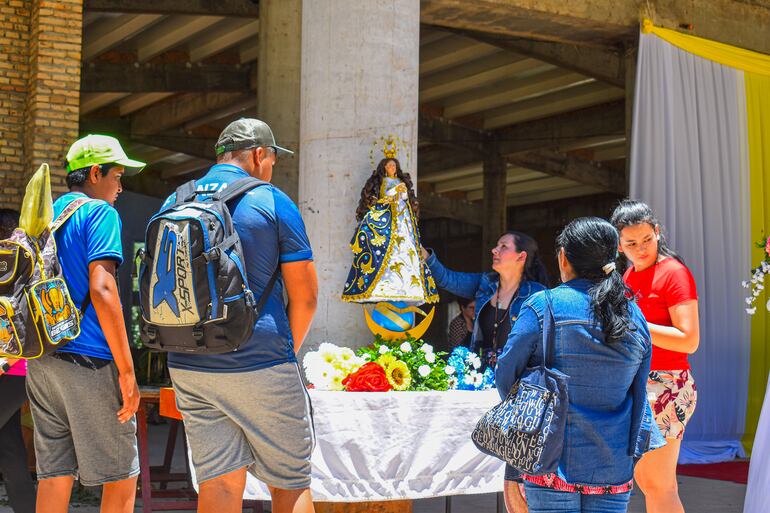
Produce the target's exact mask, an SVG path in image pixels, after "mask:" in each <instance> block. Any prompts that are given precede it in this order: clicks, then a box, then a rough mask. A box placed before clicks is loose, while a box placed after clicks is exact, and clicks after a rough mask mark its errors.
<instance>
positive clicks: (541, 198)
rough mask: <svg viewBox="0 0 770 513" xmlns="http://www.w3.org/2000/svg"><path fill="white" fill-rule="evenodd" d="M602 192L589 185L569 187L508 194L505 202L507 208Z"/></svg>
mask: <svg viewBox="0 0 770 513" xmlns="http://www.w3.org/2000/svg"><path fill="white" fill-rule="evenodd" d="M600 192H602V191H601V190H599V189H597V188H596V187H591V186H589V185H578V186H575V185H569V186H566V187H564V188H563V189H555V190H550V191H544V192H537V193H526V194H514V193H512V194H509V195H508V198H507V200H506V204H507V205H508V207H518V206H522V205H532V204H535V203H545V202H547V201H556V200H560V199H567V198H577V197H580V196H588V195H589V194H597V193H600Z"/></svg>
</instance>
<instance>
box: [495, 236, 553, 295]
mask: <svg viewBox="0 0 770 513" xmlns="http://www.w3.org/2000/svg"><path fill="white" fill-rule="evenodd" d="M506 235H510V236H511V237H513V243H514V245H515V246H516V250H517V251H519V252H521V251H526V252H527V261H526V262H524V279H525V280H527V281H536V282H538V283H540V284H542V285H545V286H546V287H548V286H550V285H551V279H550V277H549V276H548V271H546V269H545V265H543V261H542V260H541V259H540V248H539V247H538V245H537V241H535V239H533V238H532V237H530V236H529V235H527V234H526V233H522V232H517V231H515V230H508V231H507V232H505V233H503V234H502V235H500V237H498V240H499V239H501V238H502V237H504V236H506Z"/></svg>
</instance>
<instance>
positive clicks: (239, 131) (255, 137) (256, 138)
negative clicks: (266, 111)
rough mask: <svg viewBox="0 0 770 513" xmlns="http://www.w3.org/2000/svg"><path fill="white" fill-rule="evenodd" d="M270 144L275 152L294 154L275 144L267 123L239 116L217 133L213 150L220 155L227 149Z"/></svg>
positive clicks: (233, 149)
mask: <svg viewBox="0 0 770 513" xmlns="http://www.w3.org/2000/svg"><path fill="white" fill-rule="evenodd" d="M257 146H262V147H263V148H264V147H266V146H271V147H273V148H275V151H276V153H277V154H285V155H294V152H293V151H291V150H287V149H286V148H282V147H281V146H278V145H277V144H275V137H274V136H273V131H272V130H270V127H269V126H267V123H265V122H264V121H260V120H258V119H254V118H241V119H239V120H237V121H233V122H232V123H230V124H229V125H227V126H226V127H225V129H224V130H222V133H221V134H219V140H217V144H216V146H214V152H215V153H216V154H217V155H221V154H223V153H225V152H228V151H235V150H242V149H245V148H255V147H257Z"/></svg>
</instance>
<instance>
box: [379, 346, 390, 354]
mask: <svg viewBox="0 0 770 513" xmlns="http://www.w3.org/2000/svg"><path fill="white" fill-rule="evenodd" d="M388 351H390V348H388V346H386V345H385V344H383V345H381V346H380V354H385V353H387V352H388Z"/></svg>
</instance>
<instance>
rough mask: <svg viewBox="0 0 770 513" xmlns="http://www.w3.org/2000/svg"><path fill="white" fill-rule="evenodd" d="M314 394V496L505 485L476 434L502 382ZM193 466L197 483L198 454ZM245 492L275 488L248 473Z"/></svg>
mask: <svg viewBox="0 0 770 513" xmlns="http://www.w3.org/2000/svg"><path fill="white" fill-rule="evenodd" d="M310 398H311V400H312V403H313V423H314V426H315V435H316V448H315V451H313V457H312V463H313V470H312V483H311V485H310V489H311V491H312V493H313V499H314V500H318V501H332V502H360V501H385V500H393V499H422V498H427V497H441V496H446V495H466V494H477V493H494V492H501V491H502V490H503V472H504V464H503V462H502V461H500V460H498V459H496V458H493V457H491V456H486V455H484V454H482V453H481V452H479V450H478V449H477V448H476V446H475V445H474V444H473V442H472V441H471V432H472V431H473V428H474V427H475V426H476V422H478V420H479V418H481V416H482V415H483V414H484V413H486V412H487V410H489V409H490V408H491V407H492V406H494V405H496V404H497V403H498V402H500V396H499V395H498V393H497V390H494V389H492V390H485V391H480V392H469V391H457V390H455V391H450V392H359V393H356V392H328V391H322V390H311V391H310ZM188 457H189V455H188ZM190 466H191V471H192V472H193V484H194V485H195V487H196V489H197V483H195V482H194V479H195V475H194V467H193V465H192V460H190ZM244 498H246V499H258V500H268V499H269V498H270V495H269V493H268V491H267V487H266V486H265V485H264V484H263V483H261V482H260V481H258V480H257V479H256V478H255V477H254V476H252V475H251V474H249V475H248V480H247V482H246V492H245V495H244Z"/></svg>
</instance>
